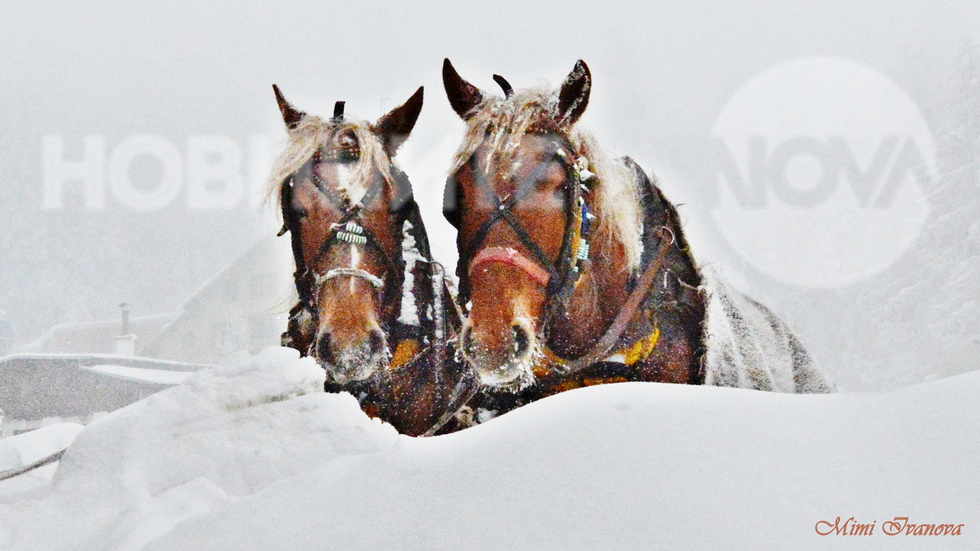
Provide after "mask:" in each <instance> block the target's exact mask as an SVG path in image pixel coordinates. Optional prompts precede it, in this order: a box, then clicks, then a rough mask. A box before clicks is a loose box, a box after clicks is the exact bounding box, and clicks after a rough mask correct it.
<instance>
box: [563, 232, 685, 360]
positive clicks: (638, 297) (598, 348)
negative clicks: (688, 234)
mask: <svg viewBox="0 0 980 551" xmlns="http://www.w3.org/2000/svg"><path fill="white" fill-rule="evenodd" d="M673 243H674V242H673V239H664V240H663V242H662V243H661V245H660V251H658V253H657V257H656V258H655V259H654V261H653V262H651V263H650V265H649V266H647V268H646V270H645V271H644V272H643V276H641V277H640V280H639V281H638V282H637V284H636V287H635V288H634V289H633V292H632V293H630V296H629V298H628V299H626V304H624V305H623V309H622V310H620V311H619V314H618V315H617V316H616V319H615V320H613V323H612V325H610V326H609V329H607V330H606V332H605V333H604V334H603V335H602V337H601V338H600V339H599V341H598V342H596V344H595V346H594V347H592V350H591V351H589V352H587V353H585V355H583V356H581V357H580V358H576V359H574V360H566V361H564V362H562V364H561V365H558V366H554V367H553V369H554V370H555V371H559V372H561V373H564V374H570V373H574V372H576V371H580V370H582V369H584V368H586V367H588V366H590V365H592V364H594V363H596V362H599V361H602V360H603V359H605V358H607V357H608V356H609V351H610V350H612V348H613V346H615V345H616V342H617V341H618V340H619V337H620V336H621V335H622V334H623V331H625V330H626V326H627V325H628V324H629V322H630V321H632V320H633V316H635V315H636V312H637V310H639V308H640V304H642V303H643V301H644V300H646V297H647V294H648V293H649V292H650V287H651V286H652V285H653V280H654V279H655V278H656V276H657V273H658V272H659V271H660V268H662V267H663V264H664V261H665V260H667V251H668V250H669V249H670V247H671V246H672V245H673ZM658 337H659V335H658Z"/></svg>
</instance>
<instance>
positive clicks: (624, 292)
mask: <svg viewBox="0 0 980 551" xmlns="http://www.w3.org/2000/svg"><path fill="white" fill-rule="evenodd" d="M494 80H496V81H497V82H498V84H500V85H501V87H502V88H503V89H504V97H499V96H495V95H492V94H489V93H486V92H484V91H482V90H480V89H479V88H477V87H475V86H473V85H472V84H470V83H469V82H467V81H465V80H463V79H462V78H461V77H460V76H459V74H458V73H457V72H456V70H455V69H454V68H453V66H452V64H451V63H450V62H449V60H448V59H447V60H446V61H445V63H444V65H443V82H444V84H445V88H446V92H447V94H448V96H449V102H450V104H451V105H452V107H453V109H454V110H455V111H456V113H457V114H458V115H459V116H460V117H461V118H462V119H463V120H464V121H465V122H466V125H467V128H466V134H465V137H464V139H463V143H462V145H461V146H460V148H459V151H458V152H457V154H456V157H455V159H454V163H453V167H452V169H451V171H450V173H451V175H450V177H449V179H448V181H447V186H446V192H445V201H444V205H443V211H444V214H445V216H446V218H447V219H448V220H449V222H450V223H452V224H453V225H454V226H455V227H456V228H457V229H458V230H459V233H458V236H457V246H458V250H459V264H458V266H457V275H458V276H459V280H460V291H459V297H460V303H461V304H462V305H463V307H464V313H465V314H467V315H468V318H467V319H466V320H465V321H464V326H463V330H462V337H461V340H460V343H461V352H462V355H463V356H464V357H465V359H466V361H467V362H468V363H469V364H470V365H471V366H472V367H473V368H474V369H475V370H476V371H477V372H478V374H479V377H480V379H481V380H482V381H483V382H484V383H485V384H486V385H489V386H491V387H493V388H496V389H498V390H500V391H502V393H501V394H499V395H498V397H497V398H496V399H495V400H496V404H497V406H500V408H498V409H501V408H502V409H507V408H510V407H515V406H516V405H520V403H524V402H527V401H529V400H533V399H536V398H538V397H541V396H545V395H548V394H552V393H555V392H560V391H562V390H566V389H569V388H575V387H578V386H583V385H590V384H597V383H603V382H616V381H655V382H671V383H686V384H704V383H706V382H707V383H709V384H735V385H737V386H750V387H754V388H768V389H774V390H785V391H822V390H826V389H827V388H828V387H827V386H826V384H825V383H824V382H823V379H822V377H821V376H820V375H819V373H817V372H816V371H815V369H814V368H813V366H812V362H811V360H810V359H809V356H808V355H807V354H806V351H805V350H804V349H803V348H802V346H800V345H799V342H798V340H796V338H795V336H794V335H792V332H790V331H789V330H788V328H786V327H785V324H782V322H781V321H779V320H778V319H776V318H775V317H774V316H771V314H770V315H769V316H770V317H771V318H772V320H775V321H770V320H769V318H766V319H765V320H763V321H761V322H759V323H754V322H753V323H754V325H753V326H752V327H751V328H750V329H751V330H756V329H758V330H759V331H761V332H762V333H765V334H764V335H762V336H761V337H759V336H758V335H755V336H753V335H751V334H750V335H749V338H748V339H747V340H743V341H740V342H738V343H734V344H733V345H731V346H729V344H731V343H724V342H721V341H720V339H722V337H718V336H716V335H713V334H712V333H711V330H712V328H713V327H716V326H718V327H721V326H731V325H732V324H733V323H735V322H738V321H739V319H741V318H740V316H741V315H742V312H739V311H738V310H737V309H733V308H728V309H726V308H725V303H724V299H728V298H730V297H729V296H728V295H729V294H731V293H729V292H728V288H727V287H719V286H717V285H714V286H713V285H712V277H711V276H708V277H707V278H706V277H705V275H704V274H703V273H702V271H700V270H699V269H698V267H697V265H696V263H695V261H694V258H693V257H692V256H691V254H690V251H689V248H688V244H687V241H686V239H685V237H684V233H683V231H682V229H681V225H680V221H679V217H678V215H677V212H676V210H675V208H674V206H673V205H671V204H670V203H669V202H668V201H667V200H666V198H665V197H664V196H663V194H662V193H661V191H660V189H659V188H658V187H657V186H656V185H655V182H654V181H651V179H650V178H648V177H647V175H646V174H645V173H644V172H643V170H642V169H641V168H640V167H639V166H637V165H636V163H634V162H633V161H632V160H631V159H629V158H623V159H620V160H613V159H609V158H607V157H606V156H605V155H604V154H603V152H602V150H601V149H600V148H599V147H598V145H597V144H596V143H595V141H594V139H592V138H591V137H590V136H589V135H588V134H586V133H585V132H583V131H581V130H579V128H578V127H577V126H576V122H577V121H578V120H579V117H581V115H582V113H583V112H584V111H585V108H586V106H587V105H588V100H589V93H590V90H591V86H592V80H591V74H590V72H589V70H588V67H587V66H586V65H585V63H583V62H582V61H579V62H578V63H577V64H576V65H575V68H574V69H573V70H572V72H571V73H570V74H569V75H568V77H567V79H566V80H565V82H564V84H563V85H562V86H561V88H560V90H558V91H557V92H552V91H550V90H546V89H532V90H521V91H518V92H516V93H515V92H514V91H513V89H512V88H511V86H510V85H509V84H508V83H507V82H506V81H505V80H504V79H503V78H502V77H499V76H498V75H494ZM717 289H721V290H720V291H717V292H716V291H715V290H717ZM739 296H740V295H739ZM719 301H721V303H719ZM736 302H737V303H738V304H739V305H743V306H744V305H745V304H749V303H750V301H749V302H747V301H746V300H741V301H740V302H739V301H736ZM728 303H729V304H733V302H732V301H731V300H729V301H728ZM751 304H753V305H757V303H751ZM752 308H754V307H752ZM759 308H761V306H760V307H759ZM716 311H717V312H718V313H717V314H715V315H709V314H710V313H712V312H716ZM765 312H766V313H768V310H766V311H765ZM760 316H761V317H765V316H763V315H762V314H759V315H753V316H750V317H751V318H752V320H756V319H757V318H759V317H760ZM709 322H710V323H709ZM728 322H731V323H728ZM726 324H727V325H726ZM770 324H772V325H771V327H762V326H763V325H766V326H768V325H770ZM774 328H778V329H779V331H778V332H779V335H777V336H776V337H774V338H770V336H771V335H769V334H768V333H766V331H769V332H770V333H771V332H772V331H774ZM784 329H785V331H783V330H784ZM750 332H751V331H750ZM753 339H754V340H753ZM759 343H762V344H761V345H760V346H761V347H762V348H760V350H761V352H760V353H759V354H755V353H754V352H749V353H746V352H745V350H746V346H748V347H749V348H751V347H752V346H756V347H757V348H759V346H757V345H759ZM743 345H746V346H743ZM766 347H768V348H766ZM732 349H734V352H732V351H731V350H732ZM715 351H717V353H716V352H715ZM753 354H755V355H756V356H760V355H761V356H766V357H767V358H768V357H769V356H772V357H775V356H779V355H782V356H781V358H782V357H788V356H792V359H791V360H789V364H786V365H784V364H785V363H786V362H783V361H782V359H779V360H778V361H775V360H774V361H770V362H769V364H771V365H769V364H767V365H762V366H761V367H758V366H751V365H748V364H752V363H753V361H755V359H756V358H754V356H753ZM766 361H768V359H767V360H766ZM756 363H758V362H756ZM709 364H710V365H709ZM777 364H778V365H777ZM756 367H758V369H756ZM784 368H788V369H791V370H792V373H791V374H790V383H789V385H790V386H789V387H788V388H787V387H786V385H785V384H784V383H785V377H784V376H783V375H782V374H777V373H773V371H774V370H776V371H778V370H780V369H784ZM753 369H755V371H758V372H761V375H760V374H759V373H755V371H754V372H753V374H754V375H756V376H752V375H745V373H742V372H746V370H748V371H752V370H753ZM733 370H734V372H736V375H737V376H735V377H734V379H733V378H732V377H731V376H729V375H731V374H732V372H733ZM767 370H768V371H767ZM733 381H734V383H733ZM746 381H747V382H746ZM508 392H509V393H510V396H509V397H508V395H507V393H508ZM492 402H494V400H490V402H488V403H492ZM497 406H494V407H497ZM488 407H489V406H488Z"/></svg>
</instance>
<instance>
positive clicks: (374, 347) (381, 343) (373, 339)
mask: <svg viewBox="0 0 980 551" xmlns="http://www.w3.org/2000/svg"><path fill="white" fill-rule="evenodd" d="M368 346H370V348H371V354H372V355H377V354H380V353H382V352H383V351H384V349H385V336H384V333H382V332H381V330H380V329H373V330H372V331H371V333H370V334H368Z"/></svg>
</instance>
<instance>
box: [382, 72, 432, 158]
mask: <svg viewBox="0 0 980 551" xmlns="http://www.w3.org/2000/svg"><path fill="white" fill-rule="evenodd" d="M423 88H424V87H423V86H419V89H418V90H416V91H415V93H414V94H412V97H410V98H408V101H406V102H405V103H404V104H402V105H399V106H398V107H395V108H394V109H392V110H391V111H389V112H388V113H387V114H385V115H384V116H383V117H381V118H380V119H378V122H376V123H375V124H374V131H375V132H377V133H378V134H379V135H380V136H381V140H382V141H383V142H384V144H385V148H387V150H388V154H389V155H394V154H395V152H396V151H398V148H399V147H401V146H402V144H403V143H405V140H407V139H408V135H409V134H411V133H412V128H415V121H417V120H418V119H419V113H421V112H422V90H423Z"/></svg>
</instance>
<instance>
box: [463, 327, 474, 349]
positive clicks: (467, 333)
mask: <svg viewBox="0 0 980 551" xmlns="http://www.w3.org/2000/svg"><path fill="white" fill-rule="evenodd" d="M460 339H461V340H462V345H463V354H466V355H467V356H472V355H473V326H471V325H467V326H466V327H464V328H463V335H462V336H461V337H460Z"/></svg>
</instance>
